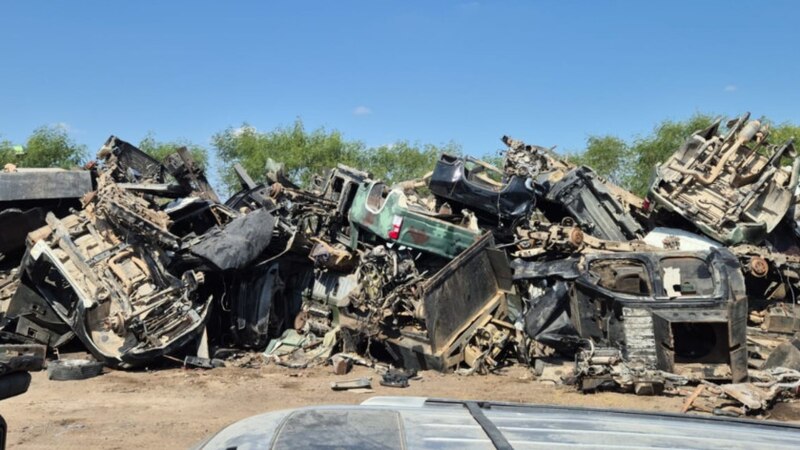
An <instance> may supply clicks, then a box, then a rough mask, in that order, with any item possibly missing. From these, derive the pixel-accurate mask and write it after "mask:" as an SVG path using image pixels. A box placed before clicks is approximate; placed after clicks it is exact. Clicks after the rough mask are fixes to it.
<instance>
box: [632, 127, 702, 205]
mask: <svg viewBox="0 0 800 450" xmlns="http://www.w3.org/2000/svg"><path fill="white" fill-rule="evenodd" d="M713 121H714V117H713V116H710V115H707V114H699V113H698V114H695V115H693V116H691V117H689V118H688V119H686V120H683V121H674V120H665V121H663V122H661V123H659V124H658V125H656V127H655V129H654V130H653V132H652V133H651V134H650V135H648V136H644V137H639V138H637V139H635V140H634V141H633V144H632V145H631V153H632V154H633V157H632V158H631V171H630V172H629V173H628V174H627V176H626V177H625V179H624V180H623V183H622V186H623V187H625V188H627V189H629V190H631V191H633V192H634V193H636V194H638V195H640V196H643V195H645V194H647V190H648V188H649V187H650V178H651V175H652V173H653V170H654V167H655V166H656V165H657V164H660V163H662V162H664V161H666V160H667V158H669V157H670V156H671V155H672V154H673V153H675V151H676V150H678V148H680V146H681V145H682V144H683V143H684V141H686V139H688V138H689V136H691V135H692V133H694V132H695V131H699V130H702V129H703V128H706V127H708V126H709V125H711V123H712V122H713Z"/></svg>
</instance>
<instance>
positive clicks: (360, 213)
mask: <svg viewBox="0 0 800 450" xmlns="http://www.w3.org/2000/svg"><path fill="white" fill-rule="evenodd" d="M387 191H388V192H387ZM348 217H349V219H350V223H351V224H352V225H353V228H352V230H351V242H350V247H351V248H355V247H356V246H357V243H358V242H359V240H360V239H369V238H371V237H373V236H374V237H378V238H379V239H380V240H382V241H388V242H396V243H398V244H400V245H405V246H408V247H410V248H414V249H417V250H422V251H426V252H430V253H433V254H435V255H439V256H442V257H444V258H453V257H455V256H457V255H458V254H459V253H461V252H462V251H464V250H465V249H466V248H468V247H470V246H471V245H472V244H473V243H474V242H475V241H476V240H477V239H478V237H479V236H480V235H481V234H482V232H481V230H480V229H478V225H477V221H475V220H470V219H469V216H466V217H464V218H463V220H466V221H467V223H466V224H465V225H466V226H464V225H461V224H455V223H451V222H448V221H445V220H444V219H445V218H451V217H450V215H447V214H435V213H433V212H431V211H429V210H427V209H426V208H424V207H422V206H418V205H415V204H411V203H410V202H409V201H408V199H407V197H406V195H405V194H404V193H403V192H402V191H401V190H399V189H392V190H389V189H388V188H387V186H386V185H385V184H384V183H382V182H379V181H371V182H365V183H362V184H361V185H360V186H359V188H358V191H357V192H356V194H355V198H354V199H353V203H352V206H351V207H350V212H349V215H348ZM472 218H473V219H474V216H472ZM463 220H461V221H463ZM364 232H366V233H364ZM370 235H372V236H370Z"/></svg>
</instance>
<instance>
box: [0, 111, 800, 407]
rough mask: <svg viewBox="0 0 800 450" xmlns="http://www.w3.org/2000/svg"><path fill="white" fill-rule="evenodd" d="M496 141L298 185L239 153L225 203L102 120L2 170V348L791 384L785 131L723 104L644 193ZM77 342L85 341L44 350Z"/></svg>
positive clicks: (698, 391)
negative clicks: (75, 163) (50, 153)
mask: <svg viewBox="0 0 800 450" xmlns="http://www.w3.org/2000/svg"><path fill="white" fill-rule="evenodd" d="M503 142H504V143H505V144H506V145H507V147H508V148H507V150H506V153H505V158H504V161H503V165H502V167H495V166H493V165H491V164H489V163H487V162H485V161H480V160H477V159H474V158H471V157H461V156H453V155H441V158H440V159H439V161H438V162H437V163H436V165H435V167H433V168H431V169H432V172H431V173H429V174H428V175H427V176H426V177H424V178H423V179H420V180H408V181H404V182H401V183H397V184H396V185H393V186H389V185H387V184H385V183H383V182H382V181H380V180H376V179H373V178H372V176H371V175H370V174H369V173H366V172H363V171H360V170H358V169H356V168H351V167H346V166H342V165H340V166H338V167H335V168H331V170H330V171H328V173H326V174H320V175H318V176H317V178H316V179H315V180H314V182H313V183H312V184H311V186H312V187H311V188H302V187H300V186H298V185H296V184H294V183H293V182H292V181H291V180H289V179H288V178H287V177H286V176H285V175H284V174H283V173H282V171H281V170H280V165H279V164H275V163H273V162H270V163H269V164H268V166H269V167H265V177H264V178H265V179H266V180H267V181H266V182H264V183H256V182H254V181H253V178H252V177H251V176H250V175H249V174H247V173H246V172H245V171H244V170H243V169H242V168H241V167H239V166H237V167H235V171H236V173H237V174H238V177H239V180H240V182H241V190H240V191H239V192H237V193H235V194H234V195H233V196H231V197H230V198H229V199H228V200H227V201H226V202H224V203H223V202H221V201H220V199H219V197H218V195H217V193H216V192H214V190H213V189H212V187H211V186H210V184H209V183H208V181H207V180H206V177H205V175H204V173H203V170H202V168H201V167H199V166H198V165H197V164H195V162H194V161H193V160H192V158H191V155H190V154H189V152H187V151H186V149H178V150H177V151H176V152H175V153H174V154H172V155H170V156H168V157H167V158H165V159H164V161H157V160H155V159H153V158H151V157H150V156H148V155H147V154H145V153H144V152H142V151H140V150H139V149H137V148H136V147H134V146H132V145H131V144H129V143H127V142H125V141H122V140H121V139H119V138H117V137H114V136H112V137H110V138H109V139H108V141H107V142H106V143H105V145H103V147H102V148H101V150H100V152H99V153H98V162H97V163H93V164H90V165H89V166H87V168H86V169H85V170H77V171H50V170H44V171H26V170H25V169H17V168H7V169H6V170H5V171H4V172H3V173H0V224H2V227H3V230H4V232H3V236H2V237H0V343H2V346H0V349H2V350H3V351H10V350H6V349H11V348H15V346H36V345H38V346H41V348H45V347H46V348H47V350H48V355H49V357H50V361H49V362H48V365H49V367H48V370H49V371H50V372H51V378H53V379H65V378H64V377H67V378H66V379H77V378H81V377H82V378H87V377H89V376H94V375H98V374H99V373H100V371H102V367H103V366H108V367H112V368H116V369H131V368H137V367H157V366H159V365H163V364H169V363H177V364H180V365H182V366H184V367H186V368H193V369H215V368H218V367H223V366H226V365H228V366H236V367H263V366H264V365H267V364H277V365H281V366H285V367H289V368H294V369H303V368H310V367H314V366H321V365H331V370H332V372H333V373H335V374H336V375H346V374H348V373H350V372H351V370H352V369H353V366H354V365H361V366H367V367H370V368H371V369H372V370H373V371H374V372H375V373H376V375H377V376H379V378H380V379H379V381H378V383H379V384H380V385H381V386H387V387H398V388H404V387H408V386H409V383H412V384H413V383H414V380H415V378H416V377H417V372H418V371H424V370H436V371H441V372H455V373H457V374H461V375H473V374H487V373H491V372H495V371H498V370H502V369H503V368H505V367H508V366H510V365H520V366H523V367H529V368H530V371H531V374H532V376H534V377H538V378H540V379H541V380H542V381H543V382H546V383H556V384H564V385H573V386H575V387H576V389H577V390H580V391H582V392H596V391H600V390H617V391H622V392H632V393H635V394H638V395H680V396H685V398H686V400H685V403H684V406H683V409H684V411H689V410H695V411H705V412H710V413H713V414H719V415H737V416H738V415H754V414H756V415H757V414H765V413H766V412H767V411H768V410H769V408H770V407H772V405H774V404H775V403H776V402H782V401H790V400H792V399H794V398H795V397H796V395H797V394H798V386H800V372H798V370H800V367H798V365H800V350H798V348H800V346H799V345H797V344H796V343H797V340H796V339H795V340H792V336H793V335H796V334H797V333H798V332H800V319H798V312H799V311H800V309H799V308H798V306H797V305H796V294H795V290H796V289H797V288H799V287H800V226H798V223H800V222H798V221H796V219H795V214H796V210H797V209H796V208H795V204H796V203H797V202H798V198H800V197H798V195H797V192H796V191H798V189H797V188H798V179H800V158H797V156H796V154H795V150H794V147H793V144H792V142H786V143H772V142H770V141H769V128H768V127H767V126H766V125H764V124H763V123H762V122H761V121H758V120H751V119H750V117H749V114H745V115H743V116H741V117H739V118H737V119H735V120H732V121H730V122H728V123H726V124H723V123H722V122H721V121H717V122H715V123H714V125H712V126H711V127H710V128H708V129H706V130H700V131H698V132H696V133H694V134H693V135H692V136H688V137H687V141H686V143H685V144H684V145H683V146H682V147H680V148H678V149H676V152H675V154H674V155H673V156H672V157H671V158H669V159H668V160H667V161H666V162H664V163H663V164H660V165H659V166H658V167H657V168H656V170H655V177H654V180H653V183H652V185H651V188H650V192H649V194H648V197H647V198H646V199H642V198H638V197H637V196H636V195H634V194H632V193H630V192H627V191H625V190H623V189H621V188H620V187H618V186H616V185H614V184H612V183H610V182H608V181H607V180H604V179H603V178H602V177H600V176H599V175H598V174H597V173H595V172H594V171H593V170H592V169H591V168H589V167H583V166H574V165H572V164H570V163H569V162H567V161H563V160H561V159H559V158H558V157H557V156H556V155H555V154H553V153H552V152H551V150H548V149H547V148H544V147H539V146H535V145H528V144H526V143H524V142H522V141H519V140H515V139H512V138H509V137H507V136H504V137H503ZM6 230H8V232H6ZM775 243H780V246H776V244H775ZM75 347H79V348H80V349H84V350H86V351H88V352H89V353H90V354H91V356H92V358H93V359H92V360H70V359H62V358H59V354H60V352H62V351H64V350H65V349H73V348H75ZM17 348H18V347H17ZM565 362H566V363H567V364H568V366H569V367H568V368H567V369H564V370H561V369H559V370H558V371H556V370H555V369H554V368H555V367H562V366H563V365H564V363H565ZM3 367H5V366H3ZM98 367H99V369H100V370H97V368H98ZM3 370H6V369H3ZM16 370H17V371H23V369H16ZM26 370H32V369H30V368H29V369H26ZM556 372H557V373H556ZM70 377H72V378H70ZM371 387H372V382H371V380H370V379H367V378H360V379H357V380H353V381H350V382H337V383H335V384H334V385H332V386H331V388H332V389H334V390H339V389H356V390H358V389H362V390H364V389H370V388H371Z"/></svg>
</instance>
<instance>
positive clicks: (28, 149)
mask: <svg viewBox="0 0 800 450" xmlns="http://www.w3.org/2000/svg"><path fill="white" fill-rule="evenodd" d="M85 159H86V146H85V145H81V144H78V143H76V142H75V141H74V140H73V139H72V138H71V137H69V134H68V133H67V130H66V129H65V128H64V127H60V126H42V127H39V128H37V129H35V130H34V131H33V133H31V135H30V137H29V138H28V140H27V141H26V142H25V145H24V146H19V145H13V144H11V142H9V141H2V142H0V163H2V165H5V164H7V163H12V164H14V165H16V166H18V167H61V168H64V169H69V168H73V167H76V166H80V165H81V164H82V163H83V162H84V161H85Z"/></svg>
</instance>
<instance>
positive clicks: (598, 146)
mask: <svg viewBox="0 0 800 450" xmlns="http://www.w3.org/2000/svg"><path fill="white" fill-rule="evenodd" d="M713 120H714V117H713V116H711V115H708V114H695V115H693V116H690V117H688V118H686V119H683V120H665V121H662V122H660V123H658V124H657V125H656V126H655V127H654V128H653V129H652V131H650V132H649V133H647V134H644V135H640V136H636V137H634V138H632V139H629V140H625V139H621V138H620V137H617V136H612V135H600V136H589V138H588V139H587V141H586V148H585V150H583V151H582V152H579V153H572V154H569V155H567V157H568V158H569V160H570V161H571V162H573V163H576V164H581V165H586V166H589V167H591V168H593V169H594V170H595V171H596V172H597V173H599V174H600V175H601V176H603V177H606V178H608V179H609V180H610V181H612V182H614V183H616V184H618V185H619V186H621V187H623V188H625V189H628V190H630V191H632V192H635V193H637V194H639V195H644V194H646V193H647V189H648V187H649V183H650V179H651V176H652V173H653V169H654V167H655V165H656V164H658V163H660V162H663V161H665V160H666V159H667V158H669V156H670V155H671V154H672V153H673V152H675V151H676V150H677V149H678V148H679V147H680V146H681V145H682V144H683V142H684V141H685V140H686V139H687V138H688V137H689V136H690V135H691V134H692V133H693V132H695V131H698V130H700V129H703V128H705V127H707V126H709V125H710V124H711V123H712V121H713ZM767 122H768V123H770V125H771V130H770V141H771V142H772V143H773V144H782V143H784V142H786V141H787V140H789V139H794V140H795V141H796V142H797V143H798V145H800V126H798V125H794V124H791V123H785V122H784V123H777V124H776V123H774V122H769V121H767ZM529 139H531V138H530V137H529ZM183 146H185V147H187V148H188V149H189V150H190V151H191V153H192V155H193V156H194V158H195V161H197V162H198V163H199V164H201V165H202V166H204V167H206V168H207V170H209V171H210V170H215V169H216V170H219V171H220V175H221V177H222V182H223V184H224V186H220V187H224V188H227V189H228V190H229V191H231V192H232V191H234V190H236V189H238V185H239V183H238V180H237V179H236V176H235V174H234V172H233V164H234V163H237V162H238V163H240V164H242V166H243V167H244V168H245V169H246V170H247V172H248V173H249V174H250V176H252V177H253V178H254V179H255V180H257V181H261V180H263V179H264V176H265V170H266V167H267V161H268V160H270V159H272V160H274V161H276V162H281V163H283V164H284V165H285V168H286V171H287V175H288V176H289V177H290V178H291V179H292V180H293V181H295V182H296V183H298V184H300V185H307V183H308V182H309V181H310V180H311V177H312V175H314V174H318V173H322V172H323V171H324V170H326V169H329V168H332V167H336V165H337V164H345V165H348V166H352V167H355V168H357V169H361V170H365V171H368V172H371V173H372V174H373V176H374V177H376V178H380V179H383V180H385V181H386V182H387V183H389V184H391V183H394V182H397V181H402V180H407V179H413V178H419V177H421V176H423V175H425V174H426V173H427V172H429V171H431V170H433V167H434V165H435V164H436V161H437V159H438V157H439V154H441V153H451V154H461V153H462V150H461V146H460V145H458V144H457V143H454V142H449V143H446V144H443V145H434V144H427V143H419V142H410V141H406V140H400V141H397V142H395V143H392V144H386V145H381V146H377V147H368V146H367V145H365V144H364V143H363V142H361V141H358V140H349V139H345V137H344V135H343V134H342V133H341V132H339V131H338V130H328V129H325V128H317V129H314V130H307V129H306V127H305V126H304V125H303V122H302V120H300V119H297V120H295V121H294V123H292V124H291V125H289V126H280V127H277V128H274V129H272V130H270V131H260V130H257V129H256V128H255V127H252V126H250V125H248V124H247V123H245V124H243V125H242V126H240V127H236V128H234V127H229V128H227V129H225V130H222V131H220V132H218V133H216V134H215V135H214V136H213V137H212V146H213V149H214V151H215V153H216V156H217V160H218V164H219V167H210V168H209V167H208V166H209V154H208V150H207V149H206V148H205V147H203V146H202V145H198V144H195V143H192V142H190V141H188V140H174V141H158V140H157V139H156V137H155V135H154V134H152V133H150V134H148V135H147V136H145V138H144V139H142V140H141V141H140V143H139V148H141V149H142V150H143V151H145V152H146V153H148V154H150V155H151V156H153V157H155V158H156V159H159V160H163V158H164V157H165V156H166V155H168V154H169V153H172V152H174V151H175V150H176V149H177V148H178V147H183ZM86 156H87V152H86V146H85V145H82V144H78V143H76V142H75V141H74V140H73V139H72V138H71V137H70V136H69V133H68V132H67V130H66V129H65V128H64V127H61V126H42V127H39V128H37V129H36V130H34V131H33V132H32V133H31V135H30V137H29V138H28V139H27V140H26V142H25V143H24V145H18V144H17V145H15V144H14V143H12V142H10V141H8V140H3V139H0V165H5V164H6V163H13V164H15V165H17V166H19V167H63V168H71V167H76V166H79V165H81V164H82V163H83V162H84V161H85V160H86ZM482 159H484V160H485V161H487V162H490V163H492V164H494V165H497V166H501V165H502V158H501V157H500V156H498V155H496V154H488V155H483V156H482Z"/></svg>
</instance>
